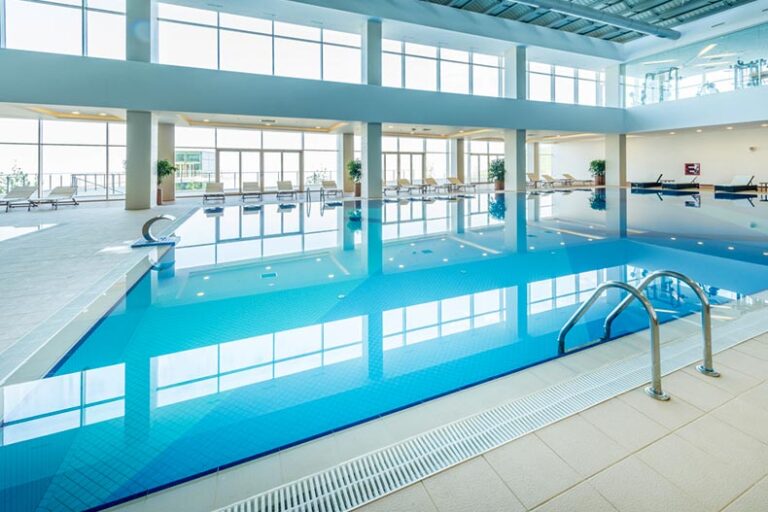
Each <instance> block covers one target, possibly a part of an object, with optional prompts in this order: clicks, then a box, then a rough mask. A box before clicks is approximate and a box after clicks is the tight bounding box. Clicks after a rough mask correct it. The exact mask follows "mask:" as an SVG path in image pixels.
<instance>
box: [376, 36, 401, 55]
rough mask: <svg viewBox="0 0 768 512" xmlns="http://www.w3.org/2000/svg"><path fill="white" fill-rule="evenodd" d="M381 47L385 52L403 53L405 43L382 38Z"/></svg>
mask: <svg viewBox="0 0 768 512" xmlns="http://www.w3.org/2000/svg"><path fill="white" fill-rule="evenodd" d="M381 48H382V50H384V51H385V52H394V53H402V52H403V43H401V42H400V41H393V40H391V39H382V40H381Z"/></svg>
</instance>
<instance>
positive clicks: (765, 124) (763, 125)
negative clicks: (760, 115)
mask: <svg viewBox="0 0 768 512" xmlns="http://www.w3.org/2000/svg"><path fill="white" fill-rule="evenodd" d="M760 126H762V127H763V128H768V123H763V124H761V125H760Z"/></svg>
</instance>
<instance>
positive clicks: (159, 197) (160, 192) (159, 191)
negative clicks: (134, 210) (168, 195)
mask: <svg viewBox="0 0 768 512" xmlns="http://www.w3.org/2000/svg"><path fill="white" fill-rule="evenodd" d="M162 204H163V190H162V189H161V188H158V189H157V205H158V206H161V205H162Z"/></svg>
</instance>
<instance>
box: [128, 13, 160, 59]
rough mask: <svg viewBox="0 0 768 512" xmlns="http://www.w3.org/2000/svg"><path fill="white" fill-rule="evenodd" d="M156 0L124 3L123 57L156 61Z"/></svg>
mask: <svg viewBox="0 0 768 512" xmlns="http://www.w3.org/2000/svg"><path fill="white" fill-rule="evenodd" d="M157 48H158V46H157V0H128V1H127V2H126V5H125V58H126V59H127V60H134V61H139V62H157Z"/></svg>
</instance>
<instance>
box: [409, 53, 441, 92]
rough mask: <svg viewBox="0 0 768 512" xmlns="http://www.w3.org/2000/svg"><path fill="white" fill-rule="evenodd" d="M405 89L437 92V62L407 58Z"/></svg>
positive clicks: (419, 58)
mask: <svg viewBox="0 0 768 512" xmlns="http://www.w3.org/2000/svg"><path fill="white" fill-rule="evenodd" d="M405 87H407V88H408V89H418V90H422V91H436V90H437V61H436V60H432V59H425V58H421V57H411V56H406V57H405Z"/></svg>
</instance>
